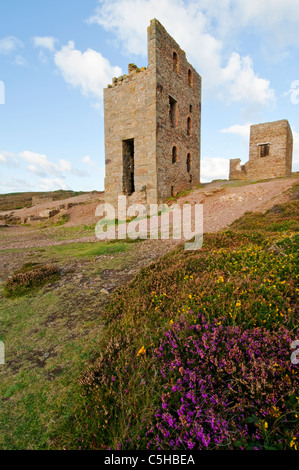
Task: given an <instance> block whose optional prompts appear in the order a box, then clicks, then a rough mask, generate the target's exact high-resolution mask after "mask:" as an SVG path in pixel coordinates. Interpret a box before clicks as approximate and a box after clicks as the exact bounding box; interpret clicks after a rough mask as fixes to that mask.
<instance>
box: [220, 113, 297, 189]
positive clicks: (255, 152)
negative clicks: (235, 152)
mask: <svg viewBox="0 0 299 470" xmlns="http://www.w3.org/2000/svg"><path fill="white" fill-rule="evenodd" d="M292 157H293V134H292V130H291V127H290V125H289V122H288V121H287V120H285V119H284V120H281V121H275V122H267V123H264V124H255V125H253V126H251V127H250V147H249V161H248V162H247V163H245V165H241V160H240V159H239V158H235V159H232V160H230V171H229V179H230V180H247V179H261V178H278V177H280V176H290V175H291V173H292Z"/></svg>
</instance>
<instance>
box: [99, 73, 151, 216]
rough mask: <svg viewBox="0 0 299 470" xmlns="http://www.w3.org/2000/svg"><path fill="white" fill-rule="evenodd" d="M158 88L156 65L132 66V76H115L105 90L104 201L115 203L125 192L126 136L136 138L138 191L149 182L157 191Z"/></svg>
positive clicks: (136, 187) (148, 184)
mask: <svg viewBox="0 0 299 470" xmlns="http://www.w3.org/2000/svg"><path fill="white" fill-rule="evenodd" d="M155 90H156V76H155V71H154V68H153V67H149V68H148V69H146V70H142V71H140V72H139V71H137V70H133V71H131V74H130V76H124V77H121V78H120V79H118V80H117V79H114V80H113V87H111V88H110V87H109V88H106V89H105V90H104V116H105V118H104V121H105V159H106V161H105V162H106V176H105V201H106V202H107V203H110V204H113V205H114V206H115V207H116V205H117V198H118V195H120V194H123V141H124V140H128V139H134V160H135V162H134V163H135V165H134V166H135V172H134V173H135V175H134V176H135V190H136V192H141V191H142V190H143V191H144V186H146V190H147V191H149V193H150V194H153V195H154V196H155V194H156V191H157V177H156V152H155V148H156V104H155V101H156V92H155ZM135 199H136V195H135ZM137 199H138V198H137ZM142 199H143V197H142Z"/></svg>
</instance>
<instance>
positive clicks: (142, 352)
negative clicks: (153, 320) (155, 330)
mask: <svg viewBox="0 0 299 470" xmlns="http://www.w3.org/2000/svg"><path fill="white" fill-rule="evenodd" d="M145 353H146V349H145V347H144V346H142V348H141V349H139V351H138V353H137V356H141V355H143V356H144V354H145Z"/></svg>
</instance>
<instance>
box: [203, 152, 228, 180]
mask: <svg viewBox="0 0 299 470" xmlns="http://www.w3.org/2000/svg"><path fill="white" fill-rule="evenodd" d="M228 174H229V160H226V159H225V158H208V157H204V158H202V160H201V169H200V180H201V182H203V183H206V182H208V181H212V180H215V179H228Z"/></svg>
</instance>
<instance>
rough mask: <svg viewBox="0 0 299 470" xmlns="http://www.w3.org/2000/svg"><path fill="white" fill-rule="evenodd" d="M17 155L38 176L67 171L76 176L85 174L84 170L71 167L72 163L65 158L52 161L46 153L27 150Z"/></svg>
mask: <svg viewBox="0 0 299 470" xmlns="http://www.w3.org/2000/svg"><path fill="white" fill-rule="evenodd" d="M19 157H21V158H22V159H24V160H25V161H26V162H28V163H29V165H28V167H27V169H28V170H29V171H30V172H31V173H35V174H37V175H39V176H48V175H55V176H60V177H61V176H62V177H63V176H64V175H65V174H67V173H69V174H73V175H76V176H87V173H86V172H85V171H81V170H77V169H75V168H73V165H72V163H71V162H70V161H67V160H63V159H61V160H59V163H53V162H51V161H50V160H49V159H48V157H47V155H44V154H40V153H35V152H31V151H28V150H26V151H25V152H22V153H20V154H19Z"/></svg>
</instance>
